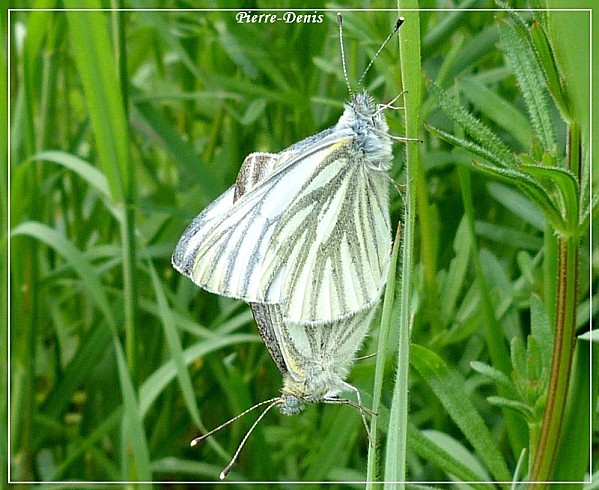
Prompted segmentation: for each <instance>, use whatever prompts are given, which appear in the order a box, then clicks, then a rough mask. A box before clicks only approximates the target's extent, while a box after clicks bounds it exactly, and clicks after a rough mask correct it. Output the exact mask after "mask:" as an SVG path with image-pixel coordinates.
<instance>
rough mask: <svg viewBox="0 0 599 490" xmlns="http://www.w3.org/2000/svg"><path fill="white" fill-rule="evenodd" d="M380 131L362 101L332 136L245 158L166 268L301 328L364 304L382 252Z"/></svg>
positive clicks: (387, 160)
mask: <svg viewBox="0 0 599 490" xmlns="http://www.w3.org/2000/svg"><path fill="white" fill-rule="evenodd" d="M387 130H388V128H387V123H386V121H385V116H384V114H383V112H382V110H381V108H380V107H378V106H377V105H375V103H374V101H373V99H372V97H370V95H368V94H367V93H366V92H362V93H357V94H355V95H353V96H352V98H351V100H350V102H349V103H348V104H347V105H346V107H345V111H344V113H343V115H342V116H341V118H340V119H339V122H338V123H337V124H336V125H335V126H333V127H332V128H330V129H327V130H325V131H323V132H321V133H318V134H316V135H314V136H311V137H309V138H306V139H305V140H303V141H300V142H299V143H296V144H294V145H292V146H290V147H289V148H287V149H285V150H283V151H282V152H280V153H277V154H270V153H252V154H250V155H249V156H248V157H247V158H246V159H245V161H244V162H243V165H242V167H241V170H240V171H239V176H238V178H237V183H236V185H235V186H233V187H231V188H229V189H228V190H227V191H226V192H225V193H224V194H223V195H221V196H220V197H219V198H218V199H217V200H216V201H214V202H213V203H212V204H211V205H210V206H209V207H208V208H206V209H205V210H204V211H203V212H202V213H201V214H200V215H199V216H198V217H196V218H195V219H194V220H193V222H192V223H191V225H189V227H188V228H187V230H186V231H185V233H184V234H183V236H182V237H181V239H180V241H179V243H178V245H177V248H176V250H175V252H174V254H173V265H174V267H175V268H176V269H177V270H178V271H180V272H181V273H183V274H185V275H186V276H188V277H189V278H191V279H192V280H193V282H195V283H196V284H197V285H198V286H200V287H202V288H204V289H206V290H208V291H211V292H214V293H217V294H221V295H224V296H230V297H233V298H239V299H242V300H244V301H247V302H253V303H267V304H279V305H281V310H282V314H283V316H284V318H285V319H286V320H289V321H292V322H297V323H301V324H316V323H323V322H330V321H333V320H341V319H343V318H348V317H350V316H352V315H354V314H356V313H357V312H359V311H361V310H363V309H365V308H368V307H369V306H371V305H373V304H374V303H376V302H377V301H378V299H379V296H380V294H381V291H382V289H383V287H384V285H385V280H386V276H387V268H388V265H389V256H390V252H391V231H390V224H389V193H388V184H389V178H388V176H387V171H388V170H389V168H390V166H391V160H392V153H391V139H390V138H389V137H388V135H387ZM240 187H245V188H246V189H245V190H244V192H243V193H241V194H240V193H239V191H238V190H237V191H236V189H239V188H240ZM248 188H249V190H248ZM236 192H237V195H238V196H240V197H239V198H238V199H237V200H235V199H234V197H235V193H236Z"/></svg>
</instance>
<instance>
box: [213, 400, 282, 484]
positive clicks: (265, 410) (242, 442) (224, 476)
mask: <svg viewBox="0 0 599 490" xmlns="http://www.w3.org/2000/svg"><path fill="white" fill-rule="evenodd" d="M268 402H271V403H270V405H269V406H268V407H266V408H265V409H264V411H263V412H262V413H261V414H260V416H259V417H258V418H257V419H256V421H255V422H254V423H253V424H252V426H251V427H250V430H248V431H247V432H246V434H245V436H243V439H242V440H241V442H240V443H239V446H237V450H236V451H235V454H234V455H233V457H232V458H231V461H229V464H228V465H227V466H225V469H224V470H223V471H221V472H220V479H221V480H224V479H225V478H226V477H227V475H228V474H229V471H231V468H232V467H233V465H234V464H235V461H237V457H238V456H239V453H240V452H241V450H242V449H243V446H244V445H245V442H246V441H247V440H248V437H250V434H251V433H252V432H253V431H254V429H255V428H256V427H257V426H258V424H259V423H260V421H261V420H262V419H263V418H264V416H265V415H266V414H267V413H268V412H269V411H270V409H271V408H272V407H274V406H275V405H278V404H279V403H281V398H280V397H277V398H273V399H271V400H267V401H266V402H262V403H261V404H260V405H264V403H268ZM257 406H258V405H254V406H253V407H252V408H256V407H257Z"/></svg>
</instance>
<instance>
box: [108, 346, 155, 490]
mask: <svg viewBox="0 0 599 490" xmlns="http://www.w3.org/2000/svg"><path fill="white" fill-rule="evenodd" d="M114 349H115V354H116V361H117V366H118V375H119V382H120V385H121V394H122V396H123V405H124V412H123V420H122V427H121V428H122V438H121V441H122V444H123V447H122V448H121V453H122V454H123V458H122V460H121V464H122V465H123V472H124V473H123V475H122V478H123V480H127V481H128V480H140V481H152V470H151V468H150V453H149V450H148V441H147V440H146V435H145V429H144V426H143V419H142V418H141V417H140V416H139V406H138V401H137V397H136V396H135V389H134V388H133V382H132V380H131V376H130V374H129V370H128V368H127V362H126V361H125V354H124V353H123V348H122V347H121V344H120V342H119V341H118V339H116V338H115V340H114ZM131 459H133V463H132V464H131V465H130V464H129V462H130V460H131Z"/></svg>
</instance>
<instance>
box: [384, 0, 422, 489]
mask: <svg viewBox="0 0 599 490" xmlns="http://www.w3.org/2000/svg"><path fill="white" fill-rule="evenodd" d="M399 3H400V4H401V8H402V9H406V11H405V13H404V12H403V11H402V14H404V17H405V23H404V25H403V26H402V28H401V30H400V32H399V51H400V63H401V73H402V82H403V87H402V88H403V90H404V92H405V93H404V107H405V118H406V119H405V125H406V135H407V136H408V137H410V138H416V137H417V136H418V132H419V130H420V102H421V86H422V83H421V79H420V76H421V75H420V18H419V12H418V11H417V10H418V1H417V0H405V1H401V2H399ZM419 145H420V144H419V143H418V142H417V141H408V142H407V143H406V176H407V182H408V185H407V189H408V190H407V196H406V211H405V221H404V229H405V238H404V242H403V251H402V267H403V274H402V281H401V295H400V318H399V325H398V328H399V343H398V353H397V355H398V362H397V372H396V375H395V387H394V390H393V400H392V402H391V410H390V412H389V432H388V437H387V451H386V454H385V473H384V478H385V481H387V482H404V481H405V478H406V452H407V451H406V450H407V447H406V446H407V442H406V437H407V419H408V370H409V340H410V324H411V317H412V312H411V311H410V298H411V297H412V293H411V292H412V263H413V257H412V253H413V246H414V231H415V221H416V219H415V213H416V206H417V199H416V194H417V193H418V192H419V191H418V189H420V188H422V189H424V188H425V182H424V179H423V176H424V171H423V170H422V161H421V159H420V148H419ZM420 192H424V191H420ZM385 488H388V487H387V485H386V486H385ZM392 488H394V489H395V488H399V489H402V488H404V484H403V483H399V484H394V485H393V487H392Z"/></svg>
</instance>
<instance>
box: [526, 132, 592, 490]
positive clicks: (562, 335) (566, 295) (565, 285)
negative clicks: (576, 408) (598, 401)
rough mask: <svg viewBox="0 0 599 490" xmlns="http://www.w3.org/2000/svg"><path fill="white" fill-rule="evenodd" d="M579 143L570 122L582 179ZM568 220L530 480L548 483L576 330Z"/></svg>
mask: <svg viewBox="0 0 599 490" xmlns="http://www.w3.org/2000/svg"><path fill="white" fill-rule="evenodd" d="M580 144H581V133H580V127H579V125H578V124H576V123H571V124H569V125H568V148H567V158H568V168H569V170H571V171H572V172H575V173H576V175H577V176H578V177H579V179H580V171H581V149H580V148H581V147H580ZM567 219H568V221H569V223H568V229H569V230H572V231H573V233H572V234H571V235H570V236H568V237H559V238H558V242H557V259H558V266H557V271H558V277H557V291H556V302H555V304H556V307H555V331H554V342H553V345H554V347H553V359H552V364H551V373H550V376H549V388H548V391H547V403H546V405H545V413H544V415H543V423H542V426H541V434H540V436H539V442H538V444H537V452H536V454H535V455H534V462H533V466H532V470H531V473H530V481H531V482H547V481H549V479H550V478H551V476H552V472H553V466H554V463H555V456H556V454H557V449H558V444H559V441H560V437H561V433H562V425H563V420H564V412H565V410H566V403H567V395H568V387H569V384H570V371H571V370H572V359H573V355H574V341H575V330H576V306H577V302H576V300H577V298H576V294H577V290H578V287H577V286H578V256H579V238H578V231H579V230H578V229H577V228H578V216H577V215H574V216H572V215H568V216H567ZM532 487H533V488H545V487H546V484H543V483H539V484H532Z"/></svg>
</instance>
